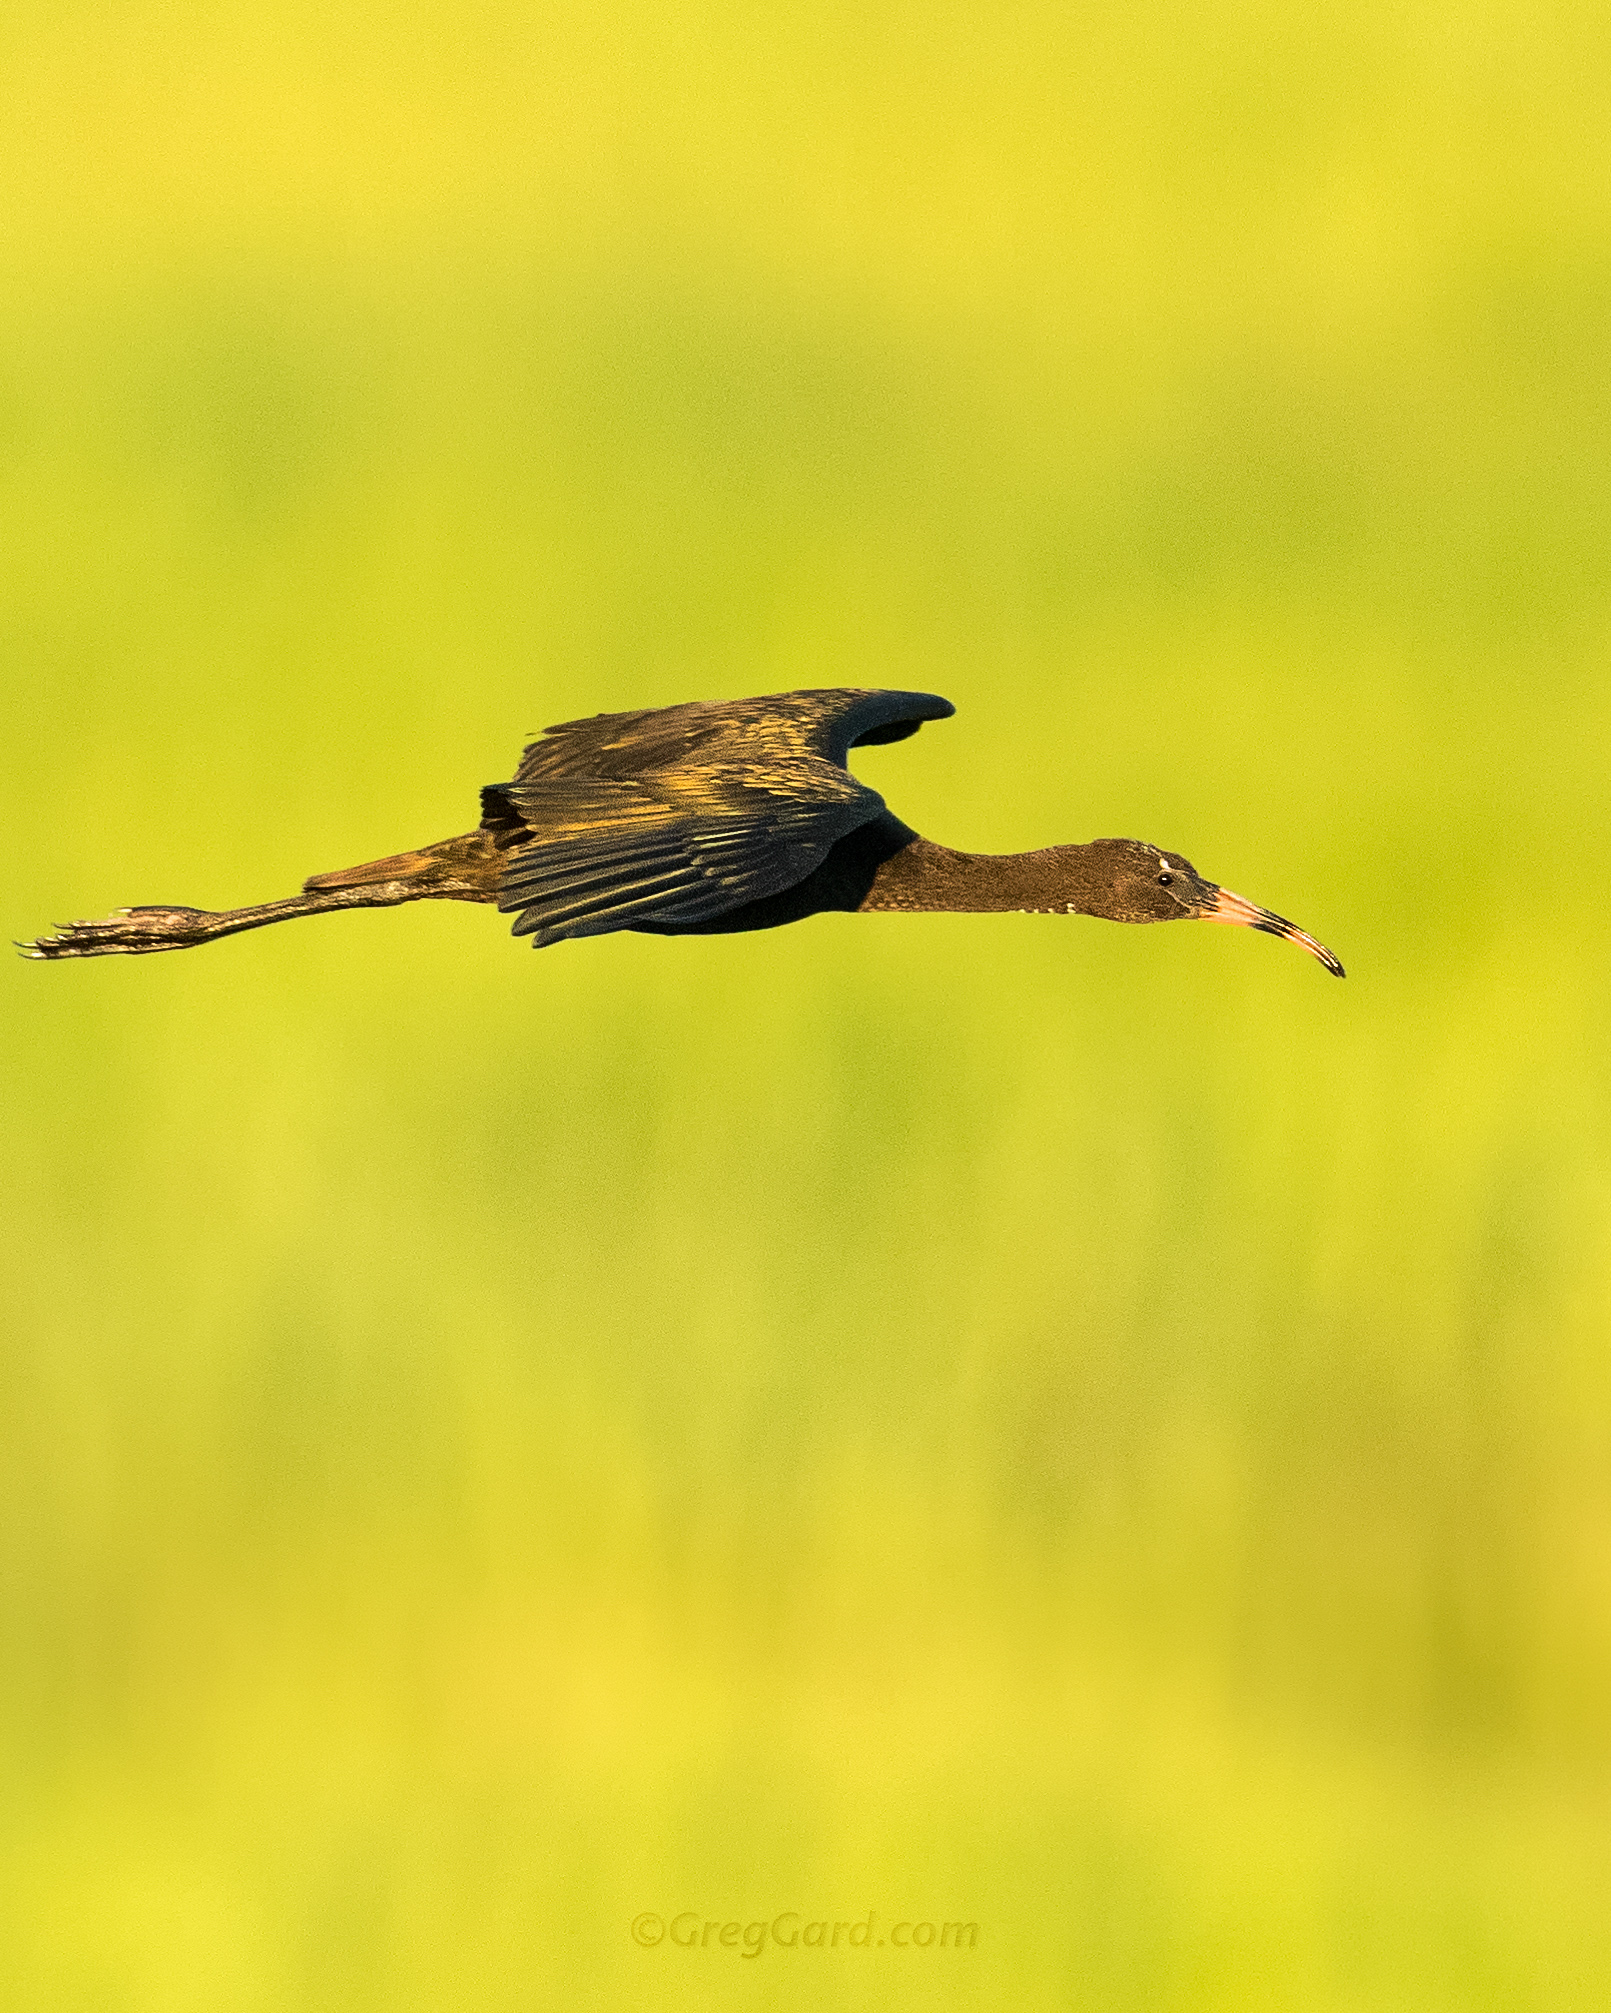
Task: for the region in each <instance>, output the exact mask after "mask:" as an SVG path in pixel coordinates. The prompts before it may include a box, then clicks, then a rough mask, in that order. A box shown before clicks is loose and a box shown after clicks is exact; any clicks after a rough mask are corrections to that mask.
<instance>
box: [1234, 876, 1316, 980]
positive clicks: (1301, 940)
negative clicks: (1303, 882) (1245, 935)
mask: <svg viewBox="0 0 1611 2013" xmlns="http://www.w3.org/2000/svg"><path fill="white" fill-rule="evenodd" d="M1200 913H1201V915H1202V919H1203V921H1204V922H1205V923H1238V924H1240V925H1241V926H1242V928H1244V929H1249V930H1263V931H1264V933H1265V934H1266V936H1272V937H1285V938H1286V939H1287V941H1288V942H1289V943H1294V944H1301V945H1302V946H1303V948H1304V949H1305V950H1306V951H1307V952H1308V953H1309V955H1310V957H1312V958H1318V959H1319V960H1320V962H1321V963H1322V964H1323V965H1324V966H1325V968H1326V970H1327V971H1328V972H1330V973H1331V975H1332V977H1333V978H1336V979H1340V978H1345V977H1346V976H1347V974H1346V973H1345V972H1344V970H1343V968H1342V965H1341V964H1340V963H1339V961H1338V960H1337V958H1336V957H1335V955H1334V954H1333V953H1332V952H1331V951H1328V950H1327V949H1326V947H1325V945H1324V944H1323V943H1321V942H1319V941H1318V939H1316V938H1314V937H1312V936H1310V934H1309V932H1308V931H1307V930H1300V929H1299V928H1298V926H1297V924H1296V923H1289V922H1288V921H1287V919H1286V917H1285V916H1277V915H1272V914H1271V912H1270V911H1269V910H1268V909H1259V908H1255V907H1254V905H1253V904H1252V903H1251V902H1250V901H1247V900H1245V899H1244V898H1243V897H1242V896H1241V895H1233V894H1232V893H1231V891H1230V889H1229V888H1217V889H1215V891H1214V903H1213V907H1212V908H1207V909H1204V910H1202V911H1201V912H1200Z"/></svg>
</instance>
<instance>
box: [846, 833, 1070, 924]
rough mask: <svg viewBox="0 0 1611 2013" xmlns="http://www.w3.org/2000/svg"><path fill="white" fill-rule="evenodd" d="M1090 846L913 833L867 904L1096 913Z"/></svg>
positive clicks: (880, 877) (888, 864)
mask: <svg viewBox="0 0 1611 2013" xmlns="http://www.w3.org/2000/svg"><path fill="white" fill-rule="evenodd" d="M1091 855H1092V849H1091V848H1090V847H1087V846H1043V847H1041V849H1040V850H1039V851H1038V852H1033V853H959V852H956V851H954V850H953V849H952V848H951V847H950V846H939V845H936V844H935V843H934V841H933V840H932V839H917V838H914V839H913V840H912V842H911V844H910V845H907V846H903V847H902V848H901V850H900V851H899V852H898V853H895V854H892V855H891V857H890V858H889V859H887V860H885V861H884V862H883V864H882V865H881V866H880V867H879V869H878V872H877V873H876V875H875V876H874V878H873V885H872V887H871V888H870V889H869V891H868V893H867V895H866V897H865V898H864V899H863V901H862V903H861V905H860V906H861V907H862V909H863V910H867V909H947V910H953V911H966V912H970V913H980V914H982V913H985V912H987V911H997V912H999V911H1002V910H1017V911H1020V912H1022V911H1026V910H1027V911H1031V912H1034V913H1037V914H1043V915H1094V914H1097V913H1099V911H1098V910H1097V909H1096V908H1095V907H1093V906H1092V904H1093V902H1094V901H1095V898H1096V896H1097V892H1098V891H1097V887H1096V878H1095V874H1094V871H1093V869H1094V868H1095V865H1096V862H1095V860H1094V859H1093V858H1092V857H1091Z"/></svg>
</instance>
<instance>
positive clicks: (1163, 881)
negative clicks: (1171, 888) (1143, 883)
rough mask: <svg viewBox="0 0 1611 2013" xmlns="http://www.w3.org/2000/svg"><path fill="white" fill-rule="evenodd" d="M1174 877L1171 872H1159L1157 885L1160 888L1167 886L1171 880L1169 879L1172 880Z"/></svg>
mask: <svg viewBox="0 0 1611 2013" xmlns="http://www.w3.org/2000/svg"><path fill="white" fill-rule="evenodd" d="M1174 878H1175V877H1174V875H1173V874H1160V875H1159V876H1158V885H1159V887H1161V888H1167V887H1168V885H1169V883H1170V882H1171V881H1172V880H1173V879H1174Z"/></svg>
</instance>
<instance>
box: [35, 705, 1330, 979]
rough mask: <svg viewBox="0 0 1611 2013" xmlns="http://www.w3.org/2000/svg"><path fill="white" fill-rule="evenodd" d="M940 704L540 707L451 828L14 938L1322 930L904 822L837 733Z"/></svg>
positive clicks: (139, 942) (1196, 881)
mask: <svg viewBox="0 0 1611 2013" xmlns="http://www.w3.org/2000/svg"><path fill="white" fill-rule="evenodd" d="M955 710H956V708H955V707H954V706H952V705H951V704H950V703H949V701H947V700H945V699H940V698H937V697H936V696H935V695H934V694H933V693H929V692H871V691H852V690H831V691H811V692H776V693H772V694H770V695H768V696H766V697H764V698H758V699H724V700H715V701H698V702H695V703H693V704H690V705H685V706H666V707H663V708H659V709H657V710H653V711H645V712H637V713H600V714H598V715H596V716H595V717H594V718H592V719H590V720H570V721H567V722H565V723H564V724H563V725H562V726H557V727H550V728H548V729H547V731H546V733H545V734H544V736H543V738H542V739H541V740H539V741H533V742H532V743H531V745H530V746H529V747H528V748H527V749H526V750H525V752H524V754H523V755H522V756H521V760H520V767H519V770H518V771H517V772H516V775H515V778H514V780H513V782H509V783H494V784H491V785H490V786H489V787H488V788H487V789H485V790H483V791H482V793H481V823H480V825H479V826H478V827H477V828H476V830H475V831H473V832H466V833H463V834H462V835H461V836H460V837H458V838H454V839H443V840H441V841H440V842H439V843H438V844H436V845H434V846H424V847H422V848H420V850H419V851H417V852H412V853H394V854H392V855H391V856H390V857H389V858H387V859H384V860H371V861H369V862H368V863H367V864H366V865H364V866H359V867H344V868H342V869H341V870H340V871H339V872H336V873H330V874H315V875H313V876H312V878H311V879H310V880H308V881H307V882H306V883H304V886H303V890H302V893H301V894H300V895H292V896H290V897H289V898H288V899H287V900H285V901H279V902H264V903H261V904H259V905H258V906H257V907H255V908H245V909H219V910H209V909H182V908H155V907H151V908H138V909H119V910H118V911H117V912H116V913H115V914H114V915H111V916H109V917H107V918H106V919H105V920H104V921H102V922H76V923H67V924H64V925H63V926H62V927H61V929H60V932H59V934H57V935H55V936H47V937H40V938H39V939H38V940H37V941H36V942H33V943H28V944H23V945H21V946H19V948H20V949H21V950H22V951H23V952H24V954H25V955H26V956H28V957H31V958H92V957H104V956H107V955H109V954H113V953H125V954H131V955H135V954H142V953H145V952H149V951H177V950H184V949H187V948H188V947H189V946H190V945H192V944H205V943H211V942H212V941H213V939H214V938H215V937H227V936H233V935H234V934H235V932H236V931H238V930H255V929H260V928H262V927H263V926H264V925H265V924H267V923H280V922H288V921H289V920H290V919H291V918H292V917H294V916H317V915H325V914H328V913H329V912H330V911H332V910H335V909H378V908H392V907H394V906H396V905H397V904H398V903H401V902H418V901H432V900H435V901H450V902H492V903H495V904H496V905H497V907H498V908H499V909H500V910H502V911H503V912H504V913H505V914H506V915H513V916H514V918H515V922H514V934H515V935H516V936H517V937H530V939H531V941H532V943H533V944H534V945H536V946H537V947H539V948H541V947H542V946H544V945H548V944H557V943H561V942H563V941H564V940H565V939H567V938H572V937H600V936H606V935H608V934H609V932H610V931H612V930H645V931H651V932H653V933H655V934H657V935H660V936H699V935H709V934H712V933H714V932H716V931H726V930H765V929H772V928H774V927H775V926H776V925H778V924H780V923H793V922H798V921H800V920H801V919H802V918H803V917H805V916H812V915H818V914H821V913H822V912H823V911H825V910H849V911H854V912H856V913H859V914H865V913H873V912H879V911H884V910H913V911H916V910H934V909H945V910H961V911H969V912H976V911H990V910H995V911H1003V910H1005V911H1017V912H1020V913H1023V912H1029V913H1032V914H1036V915H1071V916H1074V915H1077V916H1104V917H1106V918H1107V919H1108V920H1109V921H1111V922H1116V923H1165V922H1180V921H1182V920H1183V919H1185V918H1186V917H1196V918H1198V919H1200V920H1202V921H1204V922H1211V923H1237V924H1241V925H1244V926H1246V927H1248V928H1250V929H1255V930H1265V931H1267V932H1268V933H1269V934H1270V935H1271V936H1277V937H1286V938H1287V939H1288V940H1289V941H1291V942H1292V943H1295V944H1301V945H1302V946H1303V948H1304V949H1305V950H1306V951H1308V952H1310V953H1311V955H1313V956H1314V957H1317V958H1318V959H1319V960H1320V962H1321V963H1322V964H1323V965H1324V966H1325V968H1326V970H1327V971H1329V972H1331V973H1333V974H1334V975H1335V976H1336V977H1338V978H1341V977H1342V976H1343V968H1342V966H1341V965H1340V964H1339V963H1338V961H1337V959H1336V958H1335V957H1334V956H1333V955H1332V953H1331V952H1330V951H1328V950H1327V949H1326V947H1325V945H1324V944H1321V943H1317V942H1316V940H1315V939H1314V938H1313V937H1311V936H1309V935H1308V934H1307V932H1305V931H1303V930H1300V929H1299V928H1297V926H1296V925H1295V924H1293V923H1289V922H1287V921H1285V920H1284V919H1283V918H1282V917H1280V916H1277V915H1272V914H1271V913H1270V911H1269V910H1268V909H1260V908H1256V907H1255V906H1254V905H1253V903H1251V902H1249V901H1244V900H1243V898H1242V897H1241V896H1240V895H1233V894H1231V893H1230V892H1229V891H1228V890H1227V889H1225V888H1220V887H1216V886H1215V885H1214V883H1213V882H1212V881H1205V880H1204V879H1203V877H1202V876H1201V875H1200V874H1199V873H1198V872H1197V869H1196V868H1195V867H1194V866H1193V865H1192V864H1191V862H1190V861H1189V860H1187V859H1183V858H1182V857H1181V855H1180V854H1179V853H1171V852H1167V851H1165V850H1164V848H1163V847H1161V846H1152V845H1147V844H1145V843H1143V842H1142V841H1141V840H1139V839H1093V840H1091V841H1090V842H1089V843H1087V844H1085V845H1073V846H1047V847H1043V848H1042V849H1041V850H1040V851H1038V852H1031V853H962V852H957V851H955V850H954V849H953V848H952V847H950V846H941V845H936V844H935V843H934V842H933V841H932V840H930V839H924V838H920V837H919V836H918V834H917V833H916V832H914V831H913V830H912V829H911V827H910V826H908V825H903V824H902V823H901V821H900V819H899V818H897V817H896V816H895V814H894V813H893V812H892V811H890V810H889V809H888V808H887V807H886V805H885V803H884V800H883V798H882V797H881V796H879V794H878V792H877V791H876V790H870V789H869V788H868V787H867V785H866V784H865V783H862V782H858V780H857V779H856V778H855V777H854V776H853V775H851V773H850V771H849V769H848V768H847V767H846V759H847V757H848V755H849V753H850V750H851V749H852V748H865V747H870V746H873V745H875V744H878V743H880V742H885V741H904V740H905V739H906V738H907V736H908V735H911V734H915V733H916V732H917V730H918V728H919V727H920V726H921V725H922V724H923V722H924V721H925V720H943V719H945V718H947V717H948V716H949V715H950V714H951V713H953V712H955Z"/></svg>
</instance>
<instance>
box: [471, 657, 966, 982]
mask: <svg viewBox="0 0 1611 2013" xmlns="http://www.w3.org/2000/svg"><path fill="white" fill-rule="evenodd" d="M953 710H954V709H953V708H952V707H951V706H950V705H949V704H948V703H947V702H946V701H945V700H944V699H939V698H936V697H934V696H933V695H932V694H930V693H922V692H861V691H821V692H782V693H777V694H774V695H772V696H770V697H767V698H761V699H740V700H732V701H727V702H714V703H710V704H696V705H688V706H670V707H666V708H664V709H662V710H659V711H655V712H641V713H613V714H609V713H606V714H600V715H598V716H597V717H596V718H595V719H592V720H573V721H567V722H566V723H565V724H563V725H562V726H558V727H552V728H550V729H549V730H548V733H547V736H546V737H545V738H544V739H543V740H541V741H534V742H533V743H532V744H531V746H530V747H528V748H527V749H526V751H525V754H524V755H523V757H522V758H521V763H520V769H519V772H518V774H517V775H516V777H515V780H514V781H513V782H512V783H502V784H496V785H494V786H492V787H491V788H489V789H488V790H486V791H484V792H483V793H482V794H483V804H484V806H485V817H484V819H483V823H484V824H486V825H488V826H489V827H491V828H492V829H493V830H495V831H497V832H499V834H500V836H501V838H503V840H504V841H505V842H507V843H509V844H510V852H509V860H508V864H507V866H506V867H505V869H504V873H503V882H502V886H501V889H500V892H499V896H498V906H499V908H500V909H503V910H505V911H511V910H516V909H518V910H519V911H520V915H519V919H518V921H517V922H516V923H515V926H514V927H515V934H516V935H517V936H530V937H531V938H532V939H533V941H534V942H535V943H536V944H537V945H539V946H541V945H543V944H550V943H555V942H558V941H559V940H560V939H562V938H565V937H586V936H601V935H603V934H605V933H606V932H608V931H610V930H619V929H630V928H632V927H633V926H634V925H636V924H641V923H644V922H651V921H652V922H656V923H681V924H693V923H700V922H708V921H710V920H712V919H713V918H714V917H716V916H720V915H724V914H726V913H727V912H728V911H729V910H732V909H736V908H740V907H742V906H743V905H744V904H745V903H747V902H753V901H758V900H761V899H762V898H763V897H765V896H768V895H775V894H781V893H782V892H783V890H784V889H786V888H790V887H793V886H794V885H795V884H796V882H798V881H802V880H804V879H805V877H806V875H807V874H809V873H811V872H812V871H813V869H814V868H816V867H817V866H819V865H820V864H821V862H822V861H823V859H824V858H826V856H827V854H828V851H829V849H830V848H831V847H832V846H833V845H834V844H835V843H836V842H837V841H838V840H840V839H842V838H843V837H844V836H845V835H846V833H848V832H852V831H854V830H855V829H856V828H857V826H859V825H864V824H866V823H868V822H869V820H871V819H873V818H876V817H878V816H879V815H880V814H881V813H882V812H883V810H884V800H883V798H882V797H880V796H879V795H878V793H877V791H876V790H869V789H868V788H867V787H866V786H865V785H864V784H862V783H858V782H857V781H856V779H855V777H854V776H852V775H851V774H850V772H849V771H848V770H847V769H846V768H845V766H844V761H845V756H846V754H847V753H848V752H849V750H850V748H852V747H853V746H855V745H856V744H857V743H858V742H874V741H895V740H901V739H903V738H904V737H905V736H906V735H908V734H913V733H916V731H917V729H918V727H919V726H920V725H921V724H922V722H923V721H924V720H935V719H943V718H944V717H945V716H946V715H947V714H949V713H950V712H952V711H953Z"/></svg>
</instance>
